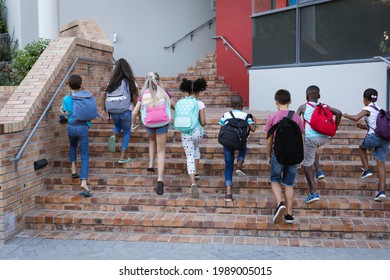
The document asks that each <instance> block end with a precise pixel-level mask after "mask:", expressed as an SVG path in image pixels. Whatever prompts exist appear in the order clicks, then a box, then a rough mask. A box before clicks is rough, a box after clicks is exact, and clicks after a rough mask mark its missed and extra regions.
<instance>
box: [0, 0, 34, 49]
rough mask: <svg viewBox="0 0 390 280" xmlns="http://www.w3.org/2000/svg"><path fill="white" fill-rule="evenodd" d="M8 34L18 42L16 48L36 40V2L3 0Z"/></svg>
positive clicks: (29, 0) (31, 0) (32, 0)
mask: <svg viewBox="0 0 390 280" xmlns="http://www.w3.org/2000/svg"><path fill="white" fill-rule="evenodd" d="M4 4H5V7H6V18H7V27H8V33H9V34H10V35H11V37H12V36H13V38H14V39H16V40H17V41H18V47H19V48H24V47H25V46H26V45H27V44H28V43H30V42H32V41H35V40H37V39H38V9H37V0H5V1H4Z"/></svg>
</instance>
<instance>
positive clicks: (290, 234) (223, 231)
mask: <svg viewBox="0 0 390 280" xmlns="http://www.w3.org/2000/svg"><path fill="white" fill-rule="evenodd" d="M127 222H128V223H131V221H126V222H125V223H127ZM113 223H114V221H113ZM245 227H246V229H234V228H233V229H230V228H220V229H214V228H210V227H209V226H208V225H207V224H205V225H201V227H200V228H194V227H184V228H183V227H168V226H164V227H161V226H150V227H145V226H126V225H107V224H105V225H83V224H81V225H80V224H76V225H75V224H31V223H26V228H27V229H39V230H65V231H86V232H118V233H119V232H122V233H123V232H133V233H145V234H179V235H180V234H184V235H201V234H202V235H203V234H205V235H222V236H259V237H281V238H325V239H340V238H341V239H351V240H361V239H362V240H386V239H387V240H388V239H389V238H390V233H388V232H374V233H371V232H363V230H364V229H361V232H349V231H345V230H344V228H343V226H342V225H340V228H338V229H334V230H332V229H331V227H330V226H329V228H328V226H327V225H320V226H319V227H320V228H319V229H318V230H315V229H310V228H309V227H308V228H307V230H306V231H304V230H293V229H294V228H296V226H295V225H289V226H286V227H288V228H285V230H275V229H271V230H265V229H250V228H251V227H253V228H256V227H260V228H261V227H262V226H261V225H255V224H253V225H248V224H246V225H245ZM275 228H276V226H275Z"/></svg>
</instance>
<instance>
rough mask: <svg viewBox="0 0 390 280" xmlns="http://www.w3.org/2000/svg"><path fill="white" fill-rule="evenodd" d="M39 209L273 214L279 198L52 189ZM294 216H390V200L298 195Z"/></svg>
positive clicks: (38, 199)
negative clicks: (308, 199) (88, 194)
mask: <svg viewBox="0 0 390 280" xmlns="http://www.w3.org/2000/svg"><path fill="white" fill-rule="evenodd" d="M35 203H36V207H37V209H50V210H81V211H115V212H121V211H123V212H127V211H132V212H155V213H164V212H168V213H199V214H203V213H204V214H213V213H215V214H227V215H230V214H234V215H272V214H273V211H274V208H275V205H276V200H275V198H274V196H273V195H272V194H271V191H270V192H269V194H268V195H254V194H251V195H235V196H234V203H232V202H225V201H224V195H223V194H218V195H216V194H207V195H201V196H200V197H199V199H194V198H192V197H191V196H190V195H188V194H168V195H165V196H159V195H156V194H153V193H104V192H96V193H94V196H93V197H92V198H90V199H84V197H82V196H81V195H79V194H78V192H64V191H61V192H55V191H53V192H50V191H46V192H43V193H39V194H37V196H36V197H35ZM293 209H294V213H293V214H294V216H299V217H301V216H318V217H326V216H332V217H334V216H337V217H363V218H390V211H388V210H390V200H386V201H384V202H382V203H378V202H376V201H374V200H373V199H372V198H362V197H341V196H337V197H321V199H320V201H318V202H314V203H310V204H306V203H305V196H296V197H295V204H294V207H293Z"/></svg>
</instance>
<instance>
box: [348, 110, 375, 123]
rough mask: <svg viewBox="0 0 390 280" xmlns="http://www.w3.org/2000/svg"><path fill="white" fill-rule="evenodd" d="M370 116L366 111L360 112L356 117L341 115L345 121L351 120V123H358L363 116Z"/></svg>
mask: <svg viewBox="0 0 390 280" xmlns="http://www.w3.org/2000/svg"><path fill="white" fill-rule="evenodd" d="M369 115H370V112H369V111H367V110H362V111H361V112H360V113H359V114H357V115H349V114H347V113H344V114H343V117H344V118H347V119H349V120H351V121H355V122H357V121H359V120H360V119H361V118H363V117H365V116H369Z"/></svg>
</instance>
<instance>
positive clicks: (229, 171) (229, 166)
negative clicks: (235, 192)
mask: <svg viewBox="0 0 390 280" xmlns="http://www.w3.org/2000/svg"><path fill="white" fill-rule="evenodd" d="M223 154H224V157H225V186H226V188H227V189H226V193H227V194H231V186H232V185H233V165H234V150H231V149H229V148H226V147H223Z"/></svg>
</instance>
